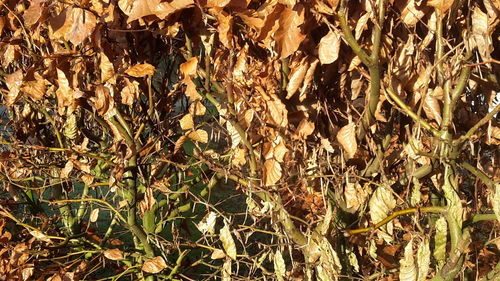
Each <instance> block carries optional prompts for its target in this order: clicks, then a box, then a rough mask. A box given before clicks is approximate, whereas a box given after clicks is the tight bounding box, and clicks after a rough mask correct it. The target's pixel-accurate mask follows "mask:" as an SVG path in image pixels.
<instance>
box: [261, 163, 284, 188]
mask: <svg viewBox="0 0 500 281" xmlns="http://www.w3.org/2000/svg"><path fill="white" fill-rule="evenodd" d="M263 176H264V184H265V185H274V184H276V183H277V182H278V181H279V180H280V178H281V165H280V163H279V162H278V161H277V160H276V159H274V158H271V159H267V160H266V162H264V171H263Z"/></svg>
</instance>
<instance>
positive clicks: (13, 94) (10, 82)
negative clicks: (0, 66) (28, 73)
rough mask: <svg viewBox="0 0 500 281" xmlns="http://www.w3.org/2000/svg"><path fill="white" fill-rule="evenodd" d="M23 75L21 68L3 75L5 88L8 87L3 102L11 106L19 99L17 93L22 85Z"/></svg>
mask: <svg viewBox="0 0 500 281" xmlns="http://www.w3.org/2000/svg"><path fill="white" fill-rule="evenodd" d="M23 77H24V75H23V70H22V69H19V70H18V71H16V72H14V73H12V74H9V75H7V76H6V77H5V84H7V88H9V93H8V94H7V96H6V97H5V102H6V104H7V105H8V106H12V105H13V104H14V103H15V102H16V101H17V100H18V99H19V97H20V95H19V93H20V90H21V86H22V85H23Z"/></svg>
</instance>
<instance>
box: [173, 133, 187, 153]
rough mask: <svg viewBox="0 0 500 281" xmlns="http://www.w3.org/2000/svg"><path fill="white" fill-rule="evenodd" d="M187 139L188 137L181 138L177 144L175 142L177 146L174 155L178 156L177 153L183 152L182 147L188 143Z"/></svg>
mask: <svg viewBox="0 0 500 281" xmlns="http://www.w3.org/2000/svg"><path fill="white" fill-rule="evenodd" d="M186 139H187V136H181V137H180V138H179V139H178V140H177V141H176V142H175V146H174V154H176V153H177V152H179V150H181V148H182V146H183V145H184V143H185V142H186Z"/></svg>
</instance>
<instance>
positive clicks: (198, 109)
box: [189, 100, 207, 116]
mask: <svg viewBox="0 0 500 281" xmlns="http://www.w3.org/2000/svg"><path fill="white" fill-rule="evenodd" d="M205 112H207V108H206V107H205V106H204V105H203V103H201V101H199V100H198V101H195V102H193V103H192V104H191V105H189V113H190V114H191V115H193V116H194V115H197V116H203V115H205Z"/></svg>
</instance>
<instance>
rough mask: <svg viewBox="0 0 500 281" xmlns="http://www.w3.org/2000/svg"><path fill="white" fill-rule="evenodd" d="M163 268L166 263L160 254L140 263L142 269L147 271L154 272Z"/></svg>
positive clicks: (165, 266)
mask: <svg viewBox="0 0 500 281" xmlns="http://www.w3.org/2000/svg"><path fill="white" fill-rule="evenodd" d="M165 268H167V264H166V263H165V260H164V259H163V258H162V257H160V256H158V257H155V258H152V259H150V260H147V261H145V262H144V263H143V264H142V271H144V272H147V273H153V274H155V273H158V272H160V271H162V270H164V269H165Z"/></svg>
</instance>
